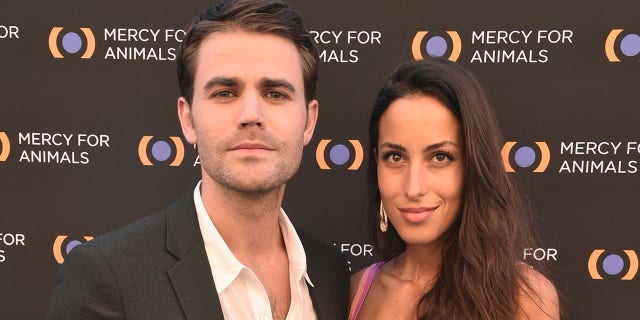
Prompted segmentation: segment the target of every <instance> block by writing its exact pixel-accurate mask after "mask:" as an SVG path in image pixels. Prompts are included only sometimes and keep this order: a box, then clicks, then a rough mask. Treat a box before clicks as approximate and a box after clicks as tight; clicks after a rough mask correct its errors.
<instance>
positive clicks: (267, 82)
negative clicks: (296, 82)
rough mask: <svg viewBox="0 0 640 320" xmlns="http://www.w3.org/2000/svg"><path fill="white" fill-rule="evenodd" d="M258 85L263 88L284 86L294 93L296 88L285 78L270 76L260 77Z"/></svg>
mask: <svg viewBox="0 0 640 320" xmlns="http://www.w3.org/2000/svg"><path fill="white" fill-rule="evenodd" d="M260 87H263V88H284V89H286V90H287V91H289V92H292V93H295V92H296V88H295V87H294V86H293V85H292V84H291V82H289V81H287V80H285V79H271V78H262V79H260Z"/></svg>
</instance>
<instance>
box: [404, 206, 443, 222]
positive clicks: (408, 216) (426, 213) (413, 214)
mask: <svg viewBox="0 0 640 320" xmlns="http://www.w3.org/2000/svg"><path fill="white" fill-rule="evenodd" d="M437 208H438V207H405V208H398V211H400V215H401V216H402V218H403V219H404V220H405V221H407V222H409V223H414V224H416V223H422V222H424V221H425V220H427V219H428V218H429V217H430V216H431V214H433V212H434V211H436V209H437Z"/></svg>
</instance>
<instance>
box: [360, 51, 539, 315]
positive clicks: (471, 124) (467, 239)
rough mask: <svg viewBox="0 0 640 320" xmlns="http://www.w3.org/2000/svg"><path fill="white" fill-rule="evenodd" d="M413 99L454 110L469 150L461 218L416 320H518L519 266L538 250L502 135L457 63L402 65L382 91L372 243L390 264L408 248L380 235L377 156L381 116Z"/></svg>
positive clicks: (373, 142) (372, 140)
mask: <svg viewBox="0 0 640 320" xmlns="http://www.w3.org/2000/svg"><path fill="white" fill-rule="evenodd" d="M411 95H426V96H431V97H434V98H437V99H439V100H440V101H441V102H442V103H444V104H445V105H446V106H447V107H449V109H450V110H451V111H452V112H453V114H455V115H456V117H457V118H458V120H459V121H460V124H461V128H462V131H463V132H462V134H463V137H464V152H465V165H464V168H465V173H464V177H465V179H464V187H463V188H464V189H463V199H462V205H461V208H460V210H461V214H460V217H459V219H458V220H457V221H456V222H455V223H454V224H453V225H452V226H451V229H450V230H449V232H448V233H447V235H448V236H447V238H446V240H445V244H444V247H443V248H442V249H443V250H442V260H441V265H440V268H439V273H438V278H437V280H436V281H435V283H434V285H433V287H432V288H431V289H430V290H429V291H428V292H427V293H426V294H424V296H423V297H422V299H421V300H420V302H419V304H418V318H419V319H429V320H440V319H442V320H451V319H459V320H467V319H485V320H513V319H515V318H516V315H517V313H518V308H519V307H518V306H519V301H518V300H519V293H520V292H521V291H520V287H521V286H522V285H523V284H524V285H526V281H525V280H524V279H523V278H522V275H521V273H520V272H519V266H518V265H517V262H518V261H519V260H520V259H521V254H520V253H521V252H522V249H523V248H525V246H527V247H532V246H533V245H534V243H533V237H532V233H531V232H530V231H529V225H530V217H531V210H530V206H529V205H528V201H527V200H526V198H525V197H523V196H522V192H520V191H519V190H518V188H517V185H516V184H515V183H514V182H513V181H512V177H510V176H509V175H508V174H507V173H506V172H505V170H504V167H503V164H502V158H501V156H500V149H501V144H502V138H501V134H500V130H499V128H498V123H497V120H496V118H495V115H494V113H493V110H492V109H491V107H490V106H489V103H488V101H487V98H486V95H485V93H484V91H483V90H482V88H481V87H480V85H479V83H478V81H477V80H476V78H475V77H474V76H473V75H472V74H471V73H469V72H468V71H467V70H465V69H464V68H462V67H460V66H459V65H457V64H455V63H453V62H450V61H447V60H444V59H435V58H429V59H426V60H423V61H412V62H407V63H404V64H402V65H401V66H400V67H399V68H398V69H396V71H395V72H394V73H393V75H392V76H391V77H390V79H389V80H388V81H387V82H386V83H385V84H384V86H383V87H382V89H380V91H379V93H378V96H377V99H376V101H375V105H374V108H373V112H372V114H371V119H370V122H369V167H368V186H369V190H368V199H367V202H368V212H369V213H368V214H369V216H370V227H371V232H372V235H374V237H373V238H374V239H373V242H374V244H375V245H376V247H377V248H378V249H379V250H380V251H381V253H382V255H383V259H384V260H385V261H388V260H390V259H392V258H393V257H395V256H397V255H399V254H400V253H402V252H403V251H404V250H405V248H406V244H405V243H404V241H403V240H402V239H401V238H400V236H399V235H398V233H397V231H396V230H395V228H394V227H393V225H391V224H389V228H388V231H387V232H385V233H383V232H381V231H380V230H379V229H378V226H379V223H380V220H379V219H380V218H379V215H378V210H379V205H380V191H379V189H378V176H377V170H376V154H375V150H376V148H377V144H378V138H379V129H378V127H379V122H380V117H381V116H382V114H383V113H384V112H385V110H386V109H387V108H388V107H389V105H390V104H391V103H392V102H393V101H395V100H397V99H399V98H402V97H406V96H411ZM415 134H420V133H419V132H416V133H415Z"/></svg>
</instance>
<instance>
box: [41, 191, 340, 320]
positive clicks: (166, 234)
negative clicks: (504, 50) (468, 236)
mask: <svg viewBox="0 0 640 320" xmlns="http://www.w3.org/2000/svg"><path fill="white" fill-rule="evenodd" d="M298 235H299V237H300V240H301V241H302V244H303V246H304V250H305V252H306V254H307V272H308V274H309V277H310V279H311V281H312V282H313V284H314V287H311V286H309V294H310V295H311V300H312V301H313V307H314V309H315V311H316V314H317V316H318V319H319V320H324V319H326V320H340V319H346V318H347V311H348V310H347V309H348V299H349V271H348V267H347V264H346V261H345V260H344V258H343V257H342V256H341V255H340V254H339V253H338V252H337V251H336V250H335V249H334V248H332V247H330V246H329V245H327V244H325V243H323V242H321V241H319V240H316V239H314V238H312V237H310V236H308V235H305V234H304V233H300V232H299V233H298ZM223 318H224V317H223V315H222V309H221V307H220V301H219V300H218V294H217V292H216V288H215V284H214V281H213V276H212V275H211V269H210V267H209V261H208V260H207V255H206V252H205V249H204V243H203V241H202V235H201V233H200V228H199V226H198V220H197V216H196V211H195V206H194V204H193V192H188V193H187V194H186V195H184V196H183V197H182V198H181V199H180V200H178V201H177V202H175V203H174V204H172V205H171V206H169V207H168V208H167V209H165V210H164V211H161V212H159V213H156V214H154V215H151V216H149V217H146V218H144V219H142V220H140V221H138V222H135V223H133V224H131V225H129V226H126V227H124V228H121V229H118V230H115V231H112V232H109V233H107V234H105V235H103V236H100V237H97V238H96V239H95V240H92V241H89V242H87V243H85V244H82V245H80V246H77V247H76V248H74V249H73V251H71V252H70V253H69V255H68V256H67V257H66V259H65V262H64V264H63V265H62V266H61V267H60V270H59V271H58V276H57V281H56V287H55V289H54V291H53V296H52V299H51V302H50V304H49V310H48V315H47V319H51V320H53V319H55V320H87V319H127V320H143V319H144V320H161V319H171V320H179V319H188V320H205V319H207V320H211V319H223Z"/></svg>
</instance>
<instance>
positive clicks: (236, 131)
mask: <svg viewBox="0 0 640 320" xmlns="http://www.w3.org/2000/svg"><path fill="white" fill-rule="evenodd" d="M195 63H196V68H195V77H194V90H193V100H192V104H191V106H189V104H188V103H187V101H186V100H185V99H184V98H180V99H178V114H179V117H180V122H181V125H182V131H183V133H184V135H185V137H186V139H187V141H189V143H197V145H198V150H199V154H200V162H201V165H202V179H203V184H207V183H213V184H217V185H219V186H221V187H224V188H227V189H231V190H235V191H240V192H245V193H256V192H258V193H260V192H266V191H271V190H274V189H277V188H279V187H281V186H283V185H284V184H285V183H286V182H287V181H288V180H289V179H290V178H291V176H293V174H294V173H295V172H296V170H297V169H298V166H299V164H300V160H301V158H302V148H303V146H304V145H306V144H307V143H309V141H310V139H311V136H312V135H313V130H314V128H315V123H316V119H317V114H318V104H317V101H315V100H313V101H311V102H309V104H308V105H307V106H305V97H304V85H303V78H302V67H301V64H300V58H299V56H298V52H297V50H296V47H295V45H294V44H293V43H292V42H291V41H290V40H288V39H285V38H283V37H279V36H276V35H268V34H257V33H249V32H243V31H238V32H217V33H213V34H211V35H209V36H208V37H207V38H205V39H204V40H203V41H202V43H201V44H200V48H199V49H198V52H197V60H196V61H195Z"/></svg>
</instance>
